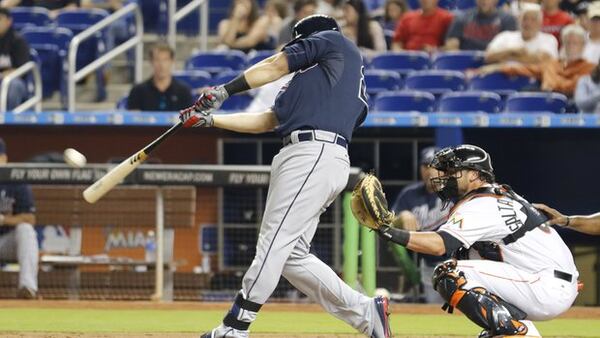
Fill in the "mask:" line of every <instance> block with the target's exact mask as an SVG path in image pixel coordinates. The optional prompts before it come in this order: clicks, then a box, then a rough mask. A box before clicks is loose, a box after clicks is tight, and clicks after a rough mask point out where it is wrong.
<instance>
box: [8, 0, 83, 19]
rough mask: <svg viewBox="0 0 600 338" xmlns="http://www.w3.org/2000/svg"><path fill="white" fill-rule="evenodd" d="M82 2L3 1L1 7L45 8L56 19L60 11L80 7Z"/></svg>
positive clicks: (77, 0)
mask: <svg viewBox="0 0 600 338" xmlns="http://www.w3.org/2000/svg"><path fill="white" fill-rule="evenodd" d="M79 4H80V0H2V1H0V7H5V8H12V7H17V6H19V7H44V8H47V9H49V10H50V16H51V17H56V14H58V11H59V10H62V9H72V8H77V7H79Z"/></svg>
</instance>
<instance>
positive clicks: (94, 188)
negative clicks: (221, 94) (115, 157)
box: [83, 122, 183, 204]
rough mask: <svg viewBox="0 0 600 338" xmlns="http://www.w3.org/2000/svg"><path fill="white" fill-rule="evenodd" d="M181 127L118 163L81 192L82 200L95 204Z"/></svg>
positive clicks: (180, 124) (171, 130)
mask: <svg viewBox="0 0 600 338" xmlns="http://www.w3.org/2000/svg"><path fill="white" fill-rule="evenodd" d="M182 126H183V123H182V122H179V123H177V124H175V125H174V126H172V127H171V128H169V130H167V131H166V132H164V133H163V134H162V135H160V136H159V137H158V138H156V139H155V140H154V141H152V143H150V144H148V145H147V146H145V147H144V148H143V149H142V150H140V151H138V152H137V153H135V154H133V155H132V156H131V157H129V158H128V159H126V160H124V161H123V162H121V163H119V165H118V166H116V167H114V168H113V169H112V170H110V171H109V172H107V173H106V174H104V176H102V177H101V178H100V179H99V180H97V181H96V182H94V184H92V185H90V186H89V187H88V188H87V189H85V190H84V191H83V199H84V200H86V202H88V203H92V204H93V203H96V201H98V200H99V199H100V198H102V196H104V195H105V194H106V193H107V192H109V191H110V190H111V189H112V188H114V187H115V186H116V185H117V184H119V183H120V182H122V181H123V179H124V178H125V177H127V175H129V174H130V173H131V172H132V171H133V170H134V169H135V168H137V167H138V166H139V165H140V164H142V162H144V161H145V160H146V159H147V158H148V155H149V154H150V153H151V152H152V150H154V149H155V148H156V147H158V145H159V144H161V143H162V141H164V140H165V139H166V138H167V137H169V136H171V135H173V134H174V133H175V132H176V131H177V130H179V128H181V127H182Z"/></svg>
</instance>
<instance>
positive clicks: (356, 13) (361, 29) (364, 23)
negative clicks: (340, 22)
mask: <svg viewBox="0 0 600 338" xmlns="http://www.w3.org/2000/svg"><path fill="white" fill-rule="evenodd" d="M344 18H345V25H344V27H343V28H342V31H343V33H344V35H345V36H346V37H347V38H348V39H350V40H352V41H354V43H356V45H357V46H358V47H359V48H360V50H361V51H362V52H363V53H365V54H367V55H369V54H373V53H374V52H377V53H378V52H385V51H386V45H385V37H384V36H383V28H381V26H380V25H379V23H377V22H376V21H374V20H371V18H370V17H369V10H368V9H367V7H366V5H365V3H364V1H363V0H347V1H346V4H345V5H344Z"/></svg>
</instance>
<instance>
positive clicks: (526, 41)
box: [485, 3, 558, 63]
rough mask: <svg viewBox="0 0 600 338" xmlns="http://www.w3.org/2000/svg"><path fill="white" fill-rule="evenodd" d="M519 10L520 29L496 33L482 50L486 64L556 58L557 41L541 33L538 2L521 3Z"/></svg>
mask: <svg viewBox="0 0 600 338" xmlns="http://www.w3.org/2000/svg"><path fill="white" fill-rule="evenodd" d="M521 11H522V12H521V14H520V16H519V26H520V27H521V30H520V31H504V32H501V33H499V34H498V35H496V36H495V37H494V39H492V41H490V43H489V45H488V47H487V49H486V51H485V61H486V63H499V62H506V61H516V62H521V63H537V62H539V61H541V60H544V59H546V58H555V59H557V58H558V41H557V40H556V38H555V37H554V36H552V35H551V34H547V33H543V32H541V28H542V18H543V16H542V10H541V7H540V5H538V4H533V3H523V4H522V9H521Z"/></svg>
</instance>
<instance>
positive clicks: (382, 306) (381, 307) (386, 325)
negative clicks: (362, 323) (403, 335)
mask: <svg viewBox="0 0 600 338" xmlns="http://www.w3.org/2000/svg"><path fill="white" fill-rule="evenodd" d="M374 301H375V309H376V310H377V318H378V321H379V322H378V324H381V325H375V327H374V328H373V333H372V334H371V338H390V337H391V336H392V330H391V329H390V321H389V319H390V318H389V317H390V312H389V309H388V308H389V305H390V304H389V302H390V301H389V299H387V297H383V296H379V297H375V299H374Z"/></svg>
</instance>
